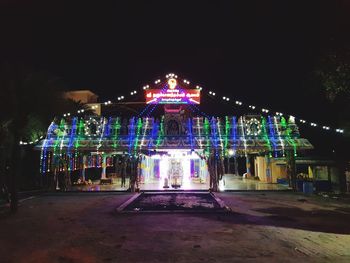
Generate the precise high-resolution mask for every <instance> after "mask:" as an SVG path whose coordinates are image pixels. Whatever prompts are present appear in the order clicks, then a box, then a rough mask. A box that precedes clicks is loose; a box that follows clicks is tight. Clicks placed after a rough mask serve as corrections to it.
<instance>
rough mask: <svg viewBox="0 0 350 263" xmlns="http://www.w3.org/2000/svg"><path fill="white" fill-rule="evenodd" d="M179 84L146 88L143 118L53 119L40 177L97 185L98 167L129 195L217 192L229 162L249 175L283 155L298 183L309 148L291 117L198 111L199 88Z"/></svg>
mask: <svg viewBox="0 0 350 263" xmlns="http://www.w3.org/2000/svg"><path fill="white" fill-rule="evenodd" d="M181 83H185V84H187V85H186V87H184V86H183V85H182V84H180V81H179V80H178V78H177V76H176V75H174V74H173V75H170V76H169V75H167V78H166V79H165V81H161V80H159V81H156V83H155V87H154V88H149V87H146V88H144V93H145V98H146V101H145V108H144V109H143V110H142V111H141V112H140V113H139V115H138V116H132V117H121V116H115V115H111V116H97V115H93V116H89V115H85V116H65V117H62V118H56V119H55V120H54V121H53V122H52V123H51V125H50V127H49V128H48V131H47V136H46V138H45V139H44V140H43V141H42V142H41V143H40V144H39V145H38V146H37V148H38V149H40V151H41V164H40V167H41V173H42V174H43V176H51V177H52V178H53V180H55V183H56V184H57V185H58V181H59V179H58V174H59V173H64V174H65V175H64V178H67V177H68V179H65V181H68V184H85V183H86V181H87V180H90V181H91V183H92V181H93V180H91V179H87V171H88V170H89V169H91V168H95V169H96V168H98V169H99V171H100V177H99V178H95V181H97V182H98V183H99V184H113V183H114V182H117V183H119V184H121V185H122V184H124V187H125V188H128V189H130V190H132V191H134V190H138V189H143V188H144V189H169V188H170V189H197V188H198V186H199V188H198V189H209V188H210V189H212V190H214V191H217V190H218V187H219V184H220V181H221V180H222V179H223V177H224V176H225V174H226V173H227V172H229V171H230V168H227V167H226V166H227V165H225V161H226V163H227V164H229V163H230V158H233V159H235V158H236V157H239V156H243V157H245V158H246V171H247V173H246V176H250V170H251V169H250V168H251V165H254V164H252V163H251V162H252V160H253V163H254V160H255V159H254V158H258V157H264V158H265V159H266V160H267V162H269V161H268V159H273V158H277V157H280V158H284V159H286V167H287V168H286V174H285V176H286V177H287V178H289V180H290V183H291V184H292V183H293V176H294V175H293V173H295V171H293V169H294V168H293V165H294V164H295V161H294V160H295V157H296V156H297V155H298V152H300V151H304V150H309V149H312V145H311V144H310V142H309V141H308V140H307V139H305V138H302V137H301V136H300V133H299V129H298V126H297V125H296V123H295V120H294V118H293V117H289V118H285V117H283V116H263V115H259V114H246V115H243V116H229V115H228V116H223V117H212V116H208V115H206V114H205V113H203V112H201V111H200V110H199V108H198V107H199V106H198V105H199V104H200V97H201V88H200V87H198V86H197V87H195V88H188V84H189V83H186V80H183V81H182V82H181ZM135 92H136V91H135ZM157 105H162V106H163V107H164V114H162V115H159V116H152V113H153V110H154V107H156V106H157ZM251 157H253V159H252V158H251ZM257 163H258V162H257ZM235 166H237V165H236V164H235ZM255 170H257V169H255ZM265 170H266V169H265ZM236 172H237V171H236ZM265 172H266V171H265ZM77 182H78V183H77Z"/></svg>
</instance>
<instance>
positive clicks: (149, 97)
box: [145, 79, 200, 104]
mask: <svg viewBox="0 0 350 263" xmlns="http://www.w3.org/2000/svg"><path fill="white" fill-rule="evenodd" d="M145 95H146V104H200V90H199V89H181V88H179V87H178V86H177V85H176V80H174V79H170V80H169V81H168V88H167V89H148V90H146V91H145Z"/></svg>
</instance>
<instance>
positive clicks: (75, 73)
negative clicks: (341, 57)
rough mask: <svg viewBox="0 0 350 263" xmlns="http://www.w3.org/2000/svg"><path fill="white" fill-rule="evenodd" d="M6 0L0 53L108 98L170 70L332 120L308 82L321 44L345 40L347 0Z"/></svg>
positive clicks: (241, 96)
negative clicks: (92, 0) (77, 1)
mask: <svg viewBox="0 0 350 263" xmlns="http://www.w3.org/2000/svg"><path fill="white" fill-rule="evenodd" d="M6 2H7V3H6ZM12 2H13V1H5V2H3V3H2V4H1V8H0V10H1V11H0V14H1V21H0V23H1V27H2V30H1V32H2V33H1V41H0V42H1V43H0V47H1V57H2V58H1V59H2V60H9V61H16V62H20V63H26V64H28V65H31V66H32V67H33V68H35V69H39V70H46V71H48V72H50V73H51V74H54V75H56V76H58V77H60V78H62V80H63V81H64V82H65V83H66V85H67V89H91V90H93V91H94V92H96V93H97V94H98V95H100V98H101V100H102V101H104V100H106V99H110V100H114V101H115V100H116V98H117V96H118V95H121V94H125V93H126V91H130V90H134V89H140V88H141V87H142V86H143V85H145V84H151V83H153V82H154V80H155V79H157V78H158V77H162V76H165V74H167V73H169V72H174V73H176V74H178V75H179V76H182V77H184V78H186V79H189V80H190V81H191V82H192V83H193V84H199V85H201V86H203V87H204V88H205V89H207V90H213V91H216V92H217V93H220V94H222V95H227V96H230V97H231V98H232V99H234V100H235V99H238V100H241V101H243V103H247V104H255V105H257V106H261V107H267V108H269V109H271V110H274V111H282V112H286V113H290V114H294V115H296V116H300V117H303V118H306V119H310V118H311V119H312V120H315V121H324V122H325V124H327V123H329V122H331V121H332V120H331V119H332V116H331V114H330V113H329V109H328V108H327V107H328V106H327V105H328V104H327V102H326V101H325V99H323V97H322V95H320V94H317V92H315V90H314V89H312V88H310V87H309V82H308V81H309V79H310V78H311V77H312V70H313V69H314V67H315V65H316V63H317V61H318V59H319V58H320V56H321V55H322V54H323V53H324V52H326V51H327V50H328V49H330V48H334V47H339V46H344V45H347V44H349V35H350V34H349V28H350V15H349V12H350V4H349V3H350V2H349V1H335V0H330V1H309V0H308V1H305V0H304V1H255V2H254V1H249V4H248V3H245V4H242V3H240V4H238V3H232V2H233V1H114V2H106V3H103V4H102V3H100V2H102V1H98V3H97V2H96V3H94V4H90V3H86V2H80V3H74V4H72V3H71V2H73V1H67V2H65V1H55V4H52V3H50V4H48V3H47V2H48V1H41V2H38V1H15V3H12ZM50 2H51V1H50ZM103 2H104V1H103ZM119 2H123V3H119ZM164 2H166V3H164ZM188 2H191V3H190V4H189V3H188ZM242 2H248V1H242ZM347 2H348V3H347ZM231 109H232V108H227V110H231ZM231 114H234V112H232V113H231Z"/></svg>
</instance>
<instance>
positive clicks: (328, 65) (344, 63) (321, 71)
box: [315, 49, 350, 102]
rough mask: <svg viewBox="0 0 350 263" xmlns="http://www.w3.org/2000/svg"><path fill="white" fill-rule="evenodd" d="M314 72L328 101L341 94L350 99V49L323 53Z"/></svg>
mask: <svg viewBox="0 0 350 263" xmlns="http://www.w3.org/2000/svg"><path fill="white" fill-rule="evenodd" d="M315 74H316V76H317V78H318V79H319V81H320V84H321V86H322V88H323V90H324V91H325V94H326V95H327V97H328V99H329V100H330V101H332V102H333V101H335V100H336V99H337V98H339V97H341V96H345V98H346V99H347V100H349V99H350V51H349V50H347V49H345V50H335V51H334V50H333V51H331V52H329V53H328V54H326V55H324V56H323V57H322V58H321V59H320V62H319V64H318V67H317V69H316V70H315Z"/></svg>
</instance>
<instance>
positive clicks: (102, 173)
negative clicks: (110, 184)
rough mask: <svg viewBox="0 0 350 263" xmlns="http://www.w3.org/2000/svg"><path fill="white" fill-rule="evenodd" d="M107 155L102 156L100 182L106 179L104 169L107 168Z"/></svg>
mask: <svg viewBox="0 0 350 263" xmlns="http://www.w3.org/2000/svg"><path fill="white" fill-rule="evenodd" d="M106 161H107V155H105V154H103V155H102V172H101V180H105V179H107V177H106V167H107V162H106Z"/></svg>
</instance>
